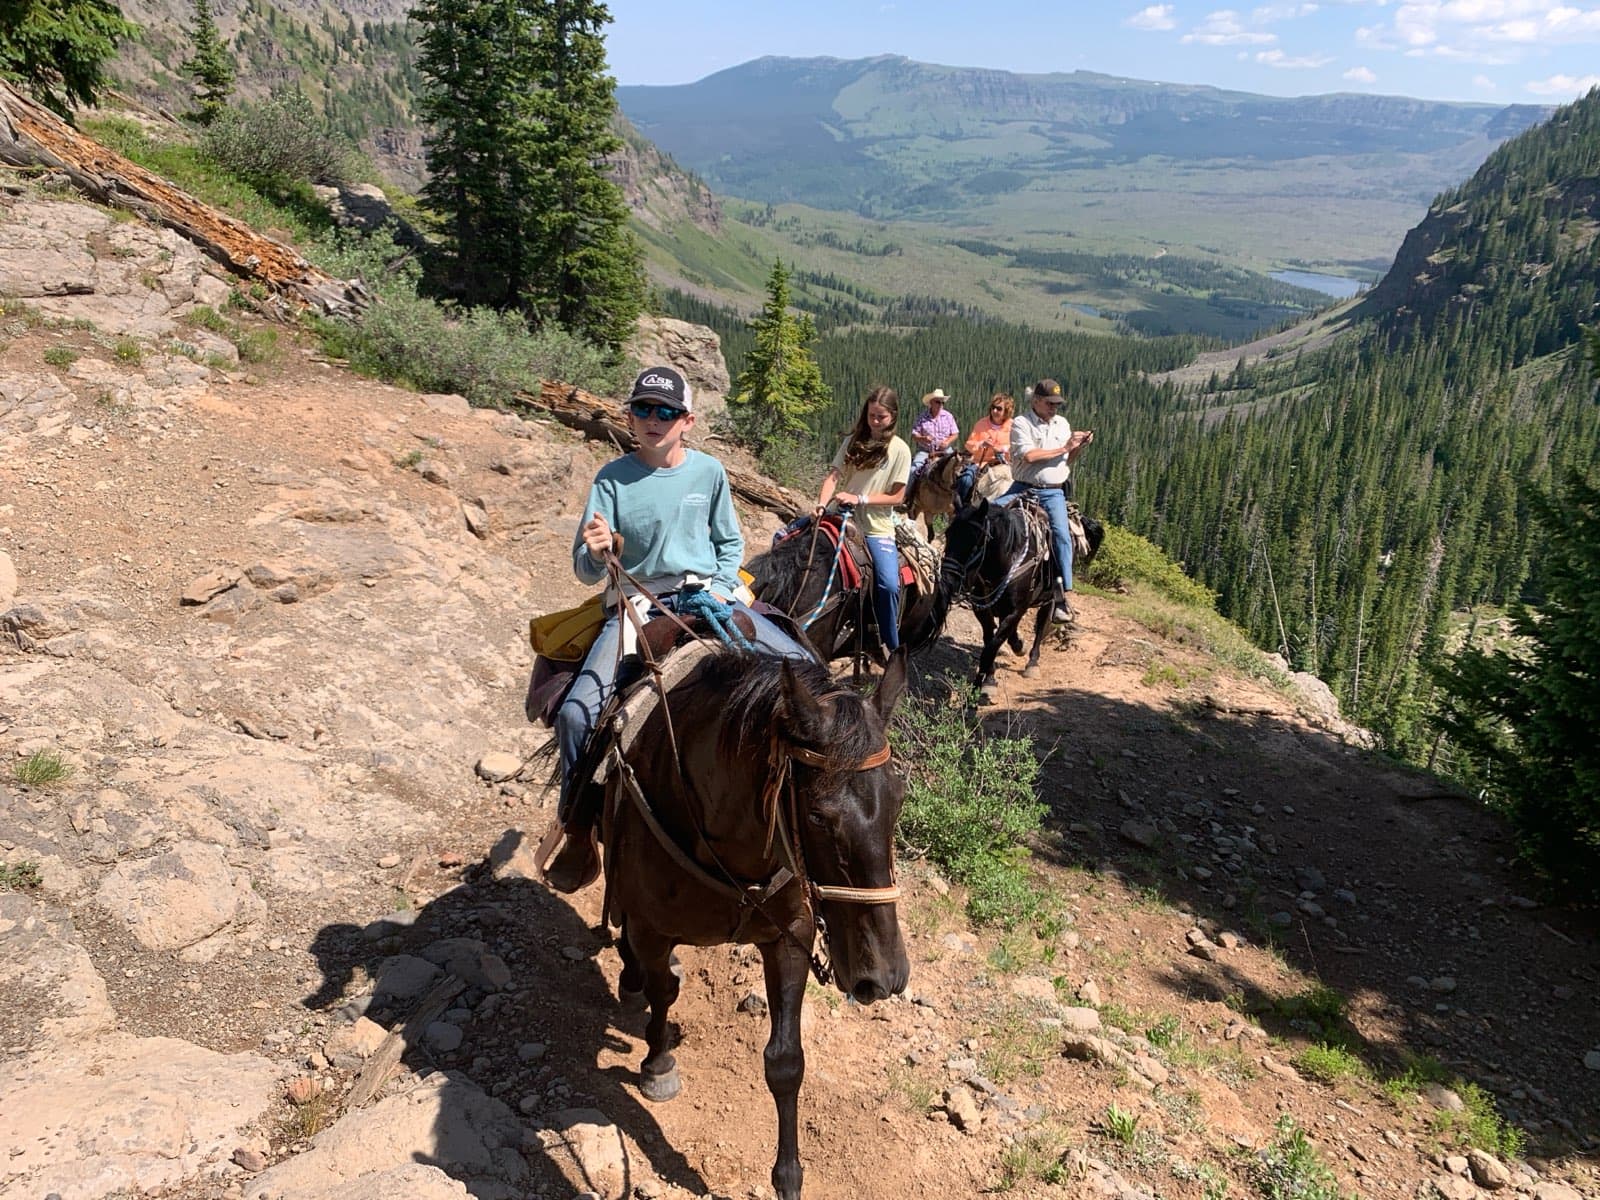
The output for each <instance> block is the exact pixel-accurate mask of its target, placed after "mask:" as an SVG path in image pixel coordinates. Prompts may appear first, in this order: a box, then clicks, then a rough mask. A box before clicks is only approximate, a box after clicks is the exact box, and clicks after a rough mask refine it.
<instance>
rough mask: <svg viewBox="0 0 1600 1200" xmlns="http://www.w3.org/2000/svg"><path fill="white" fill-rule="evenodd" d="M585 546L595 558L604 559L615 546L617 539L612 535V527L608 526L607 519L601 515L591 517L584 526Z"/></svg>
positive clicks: (596, 514)
mask: <svg viewBox="0 0 1600 1200" xmlns="http://www.w3.org/2000/svg"><path fill="white" fill-rule="evenodd" d="M583 544H584V545H585V546H586V547H587V548H588V550H589V554H590V556H591V557H593V558H604V557H605V555H606V552H607V551H608V550H611V549H612V548H613V547H614V546H615V544H616V539H615V537H614V536H613V535H612V533H611V526H609V525H607V524H606V519H605V518H604V517H602V516H601V515H600V514H599V513H595V514H594V515H593V516H591V517H590V518H589V521H588V523H587V524H586V525H584V527H583Z"/></svg>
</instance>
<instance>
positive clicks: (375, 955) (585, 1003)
mask: <svg viewBox="0 0 1600 1200" xmlns="http://www.w3.org/2000/svg"><path fill="white" fill-rule="evenodd" d="M522 836H523V835H521V834H519V833H516V832H510V833H508V834H507V835H506V836H505V837H504V838H503V839H502V840H501V842H500V844H498V845H497V846H496V847H495V848H494V849H493V851H491V853H490V855H489V856H487V857H486V858H485V860H484V861H482V862H480V863H477V864H474V865H472V866H470V867H469V868H468V869H467V870H466V871H465V872H464V873H463V882H461V883H460V884H459V885H458V886H456V887H454V888H452V889H451V890H450V891H448V892H446V893H445V894H443V895H441V896H439V897H438V898H437V899H435V900H433V901H431V902H430V903H428V904H426V905H424V906H423V907H421V908H419V909H416V910H414V911H410V912H399V913H394V914H391V915H390V916H389V917H387V918H384V919H382V920H379V921H377V922H374V923H373V924H372V925H368V926H358V925H350V924H337V925H329V926H325V927H324V928H323V929H322V930H320V931H319V933H318V934H317V936H316V939H315V942H314V945H313V947H312V950H313V953H314V954H315V955H316V957H317V960H318V962H319V964H320V965H321V968H322V979H323V982H322V986H321V987H320V988H319V989H318V990H317V992H316V993H315V994H313V995H311V996H308V997H306V999H305V1001H304V1003H305V1005H306V1006H307V1007H308V1008H316V1009H324V1008H332V1007H337V1006H343V1010H344V1015H346V1016H348V1017H349V1018H350V1019H351V1020H354V1018H355V1017H356V1016H357V1015H359V1013H358V1010H360V1009H362V1007H363V1004H362V1001H361V1000H360V999H357V1000H355V1001H354V1002H352V1001H351V1000H350V999H349V995H350V994H352V993H353V994H355V995H356V996H360V994H361V993H362V992H363V991H364V990H365V989H364V987H363V985H362V982H361V981H362V978H363V977H365V978H367V979H372V980H376V981H377V992H376V993H375V994H373V995H372V997H371V999H370V1003H369V1006H368V1007H366V1008H365V1015H366V1016H368V1017H369V1018H372V1019H375V1020H376V1021H377V1022H378V1023H379V1024H380V1025H382V1026H384V1027H386V1028H398V1027H400V1025H401V1023H402V1022H403V1021H405V1020H406V1018H407V1017H408V1016H410V1015H411V1014H412V1013H413V1012H415V1011H416V1010H417V1008H418V1006H419V1005H420V1004H421V1003H422V1001H423V1000H424V999H425V998H426V995H427V993H428V990H429V989H430V988H431V987H434V986H435V985H436V984H437V983H438V981H439V979H440V978H441V975H442V972H441V971H438V970H436V971H434V972H431V973H430V972H428V971H427V970H426V968H425V967H421V966H418V965H417V962H416V960H418V959H423V960H426V959H432V960H434V962H436V963H443V965H444V966H447V967H449V968H450V969H451V970H452V971H453V972H454V973H455V974H456V975H457V976H458V977H460V978H462V980H463V982H464V983H465V984H466V986H465V988H464V989H463V990H462V991H461V992H460V993H459V994H458V995H455V996H453V997H450V998H449V999H448V1001H447V1002H446V1004H445V1006H444V1008H443V1010H442V1011H441V1013H440V1015H439V1016H438V1017H437V1018H436V1020H438V1021H440V1022H442V1023H443V1025H444V1027H445V1028H442V1029H441V1027H440V1026H438V1025H435V1026H432V1027H431V1028H429V1027H424V1028H420V1029H414V1030H413V1029H409V1028H408V1031H407V1036H406V1046H405V1050H404V1054H403V1056H402V1058H401V1063H400V1069H399V1071H397V1072H396V1074H397V1076H398V1077H399V1080H400V1082H398V1083H396V1082H394V1081H391V1082H390V1084H389V1085H388V1086H387V1087H386V1088H383V1089H380V1090H379V1092H378V1096H379V1097H382V1096H385V1095H387V1094H391V1093H393V1092H394V1091H397V1090H400V1089H401V1088H403V1087H404V1088H410V1087H413V1086H414V1085H415V1090H414V1091H412V1092H411V1093H410V1097H411V1099H412V1100H413V1105H412V1106H413V1107H415V1106H416V1105H417V1104H418V1103H423V1102H421V1101H418V1100H417V1099H416V1098H417V1097H419V1096H423V1095H426V1097H427V1100H426V1102H425V1103H423V1107H425V1108H428V1109H429V1110H430V1112H431V1113H432V1118H431V1119H432V1123H433V1128H432V1129H431V1130H425V1131H418V1134H419V1135H418V1136H414V1137H413V1140H412V1141H411V1142H410V1144H409V1149H407V1146H406V1144H405V1142H404V1138H405V1135H406V1134H407V1133H408V1132H411V1131H410V1130H408V1129H407V1128H406V1125H405V1122H406V1120H407V1118H406V1117H405V1116H404V1115H400V1116H399V1117H398V1118H396V1119H397V1120H398V1121H399V1122H400V1126H399V1129H398V1130H395V1129H393V1128H392V1127H391V1136H392V1135H393V1134H394V1133H395V1132H398V1133H399V1137H398V1138H397V1139H396V1141H397V1143H398V1144H399V1145H400V1152H402V1153H403V1154H404V1158H405V1160H407V1161H413V1162H421V1163H431V1164H432V1165H435V1166H437V1167H439V1168H440V1169H441V1170H443V1171H445V1172H446V1173H447V1174H449V1175H451V1176H452V1177H454V1178H456V1179H458V1180H460V1181H461V1182H462V1183H463V1184H465V1185H466V1187H467V1189H468V1191H469V1192H470V1193H471V1194H472V1195H473V1196H475V1197H478V1200H501V1198H507V1200H509V1198H511V1197H517V1198H519V1200H520V1198H521V1197H524V1196H528V1195H534V1194H550V1195H559V1194H565V1193H568V1192H570V1191H571V1189H572V1187H573V1185H574V1183H577V1184H578V1185H579V1186H580V1187H581V1186H590V1187H592V1188H593V1189H594V1190H595V1191H597V1192H600V1193H601V1194H623V1195H627V1194H631V1193H632V1190H633V1188H634V1186H635V1184H637V1183H639V1182H641V1181H642V1180H644V1179H660V1180H661V1181H662V1182H664V1183H666V1184H671V1185H676V1186H678V1187H681V1188H684V1189H686V1190H687V1191H689V1192H690V1193H692V1194H694V1195H703V1194H705V1193H706V1192H707V1190H708V1188H707V1185H706V1183H705V1181H704V1180H703V1179H702V1178H701V1177H700V1175H699V1174H698V1172H696V1171H695V1170H694V1169H693V1168H692V1167H691V1166H690V1165H689V1163H688V1162H687V1161H686V1160H685V1159H684V1158H683V1156H682V1155H681V1154H679V1153H678V1152H677V1151H676V1150H674V1149H673V1147H672V1146H671V1145H670V1144H669V1143H668V1142H667V1140H666V1138H665V1137H664V1136H663V1134H662V1132H661V1128H660V1126H659V1124H658V1123H657V1121H656V1119H655V1117H654V1115H653V1114H652V1112H651V1110H650V1108H649V1105H648V1104H647V1102H645V1101H644V1100H643V1099H642V1098H641V1097H640V1096H639V1093H638V1090H637V1087H636V1083H635V1080H636V1076H635V1073H634V1071H633V1070H624V1069H622V1068H620V1067H607V1068H604V1069H597V1068H596V1063H597V1060H598V1059H599V1057H600V1056H601V1055H602V1053H613V1054H614V1053H618V1052H620V1053H622V1054H624V1055H626V1056H627V1057H628V1058H629V1060H630V1061H634V1060H636V1059H637V1058H638V1057H639V1056H640V1052H641V1051H642V1040H641V1039H642V1035H643V1028H644V1016H645V1014H644V1011H643V1009H642V1008H641V1009H635V1008H632V1007H628V1006H623V1005H621V1004H619V1002H618V1000H617V998H616V995H615V992H614V990H613V988H612V985H611V984H610V983H609V982H608V980H607V979H606V977H605V975H604V974H603V973H602V971H601V969H600V966H599V961H598V958H597V956H598V955H599V954H601V952H602V951H603V950H604V949H605V947H606V946H608V945H609V939H603V938H602V937H601V936H600V934H599V933H598V932H597V931H596V930H594V929H591V928H589V927H588V926H586V925H585V924H584V923H583V921H582V920H581V918H580V917H579V915H578V914H577V913H576V912H575V911H574V910H573V909H572V908H571V907H570V906H569V905H568V904H567V903H565V902H564V901H563V900H561V899H560V898H559V897H556V896H554V895H552V894H551V893H550V892H549V891H548V890H546V889H545V887H544V886H543V885H541V884H538V883H533V882H530V881H528V880H527V879H526V878H520V877H515V876H514V875H513V876H509V877H506V878H499V879H497V878H496V874H497V871H496V868H497V867H500V868H502V870H501V871H500V873H501V874H504V871H503V867H504V865H505V864H506V863H507V862H508V861H510V860H513V859H515V860H517V861H518V862H523V861H526V857H525V856H526V855H528V854H529V853H530V852H531V849H532V848H531V847H530V846H523V845H521V844H520V842H521V840H522ZM484 953H487V954H489V955H492V956H494V957H495V958H497V959H499V960H502V961H503V962H504V964H505V966H506V967H507V968H508V969H509V975H510V980H509V983H506V984H505V985H504V986H503V987H501V988H496V987H494V986H493V983H494V978H493V977H494V976H495V974H496V968H495V965H494V963H493V962H492V961H489V960H485V959H484V958H483V957H482V955H483V954H484ZM485 967H487V971H485V969H484V968H485ZM485 975H487V976H488V978H485ZM502 978H503V977H502ZM390 979H393V980H395V981H396V982H397V983H398V984H399V985H400V990H401V991H402V992H404V993H406V994H405V995H403V996H394V997H392V998H390V997H389V996H388V995H386V991H385V981H387V980H390ZM455 1030H459V1031H460V1033H461V1035H462V1037H461V1039H460V1045H459V1047H453V1046H452V1043H453V1042H454V1041H455V1040H456V1038H455V1033H454V1032H453V1031H455ZM441 1072H442V1073H443V1074H440V1073H441ZM414 1077H424V1078H423V1082H422V1084H420V1085H417V1084H416V1079H415V1078H414ZM382 1103H383V1101H382V1100H374V1101H373V1103H372V1104H371V1105H368V1106H367V1107H366V1108H365V1109H364V1110H362V1115H365V1116H366V1119H368V1120H373V1118H372V1117H371V1116H370V1115H368V1114H374V1113H375V1112H376V1106H378V1105H380V1104H382ZM390 1103H391V1112H392V1113H399V1112H401V1109H400V1106H398V1105H395V1104H394V1102H392V1101H391V1102H390ZM502 1104H503V1105H504V1107H503V1108H502V1107H501V1105H502ZM583 1110H598V1113H601V1114H604V1117H605V1118H606V1119H608V1120H609V1122H611V1123H614V1126H615V1128H614V1129H606V1128H605V1127H604V1126H603V1125H602V1126H601V1127H600V1128H599V1129H594V1128H592V1127H591V1128H589V1129H584V1128H579V1127H580V1126H584V1125H585V1124H586V1121H585V1120H584V1117H585V1113H584V1111H583ZM588 1115H592V1112H591V1113H590V1114H588ZM357 1119H358V1118H357V1117H352V1116H351V1115H350V1114H346V1115H345V1117H344V1122H345V1123H346V1124H349V1123H350V1122H352V1121H355V1120H357ZM524 1126H533V1127H535V1128H541V1127H542V1128H547V1129H551V1130H555V1131H566V1132H567V1133H568V1134H569V1136H568V1137H567V1138H566V1139H565V1140H566V1141H567V1142H570V1143H573V1144H574V1145H578V1144H580V1143H581V1144H582V1147H581V1148H580V1152H579V1153H578V1155H577V1157H576V1158H574V1156H573V1155H572V1154H571V1153H570V1152H569V1150H568V1148H566V1147H565V1146H564V1145H563V1144H562V1139H559V1138H551V1137H546V1138H543V1139H541V1138H537V1137H533V1136H531V1135H529V1134H528V1133H526V1132H525V1131H524ZM334 1132H338V1130H337V1129H335V1131H334ZM354 1132H355V1133H358V1134H360V1135H361V1140H363V1141H365V1142H368V1143H371V1142H373V1141H374V1137H373V1135H372V1133H371V1131H370V1130H359V1129H358V1130H355V1131H354ZM619 1132H620V1134H621V1135H623V1136H622V1137H620V1138H619V1137H618V1133H619ZM376 1140H377V1141H378V1142H382V1140H383V1138H382V1136H381V1135H380V1136H379V1137H378V1138H377V1139H376ZM311 1153H315V1151H313V1152H311ZM380 1153H381V1151H380ZM641 1154H642V1156H643V1161H638V1157H639V1155H641ZM301 1157H305V1156H301ZM287 1161H288V1163H290V1164H293V1163H294V1162H296V1161H297V1160H296V1159H290V1160H287ZM363 1169H367V1170H370V1169H372V1166H371V1165H368V1166H366V1167H364V1168H363ZM586 1173H594V1174H608V1173H609V1174H610V1175H611V1176H612V1177H611V1178H610V1179H609V1180H606V1179H601V1178H591V1177H588V1174H586ZM617 1188H620V1189H621V1190H620V1192H617V1191H616V1189H617Z"/></svg>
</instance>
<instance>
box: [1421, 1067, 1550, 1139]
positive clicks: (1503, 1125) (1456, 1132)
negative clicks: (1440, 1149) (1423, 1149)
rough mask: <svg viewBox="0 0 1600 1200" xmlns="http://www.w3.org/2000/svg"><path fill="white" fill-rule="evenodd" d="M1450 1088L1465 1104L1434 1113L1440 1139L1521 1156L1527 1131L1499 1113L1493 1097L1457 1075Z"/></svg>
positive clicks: (1436, 1130)
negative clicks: (1462, 1107) (1455, 1109)
mask: <svg viewBox="0 0 1600 1200" xmlns="http://www.w3.org/2000/svg"><path fill="white" fill-rule="evenodd" d="M1450 1090H1451V1091H1453V1092H1455V1094H1456V1095H1458V1096H1460V1097H1461V1102H1462V1103H1463V1104H1464V1105H1466V1107H1465V1109H1463V1110H1462V1111H1461V1112H1449V1111H1448V1110H1446V1109H1440V1110H1439V1111H1438V1112H1436V1113H1434V1114H1433V1119H1432V1122H1431V1123H1432V1127H1433V1131H1434V1133H1436V1134H1438V1135H1439V1138H1440V1140H1441V1141H1443V1142H1444V1143H1445V1144H1447V1145H1450V1146H1455V1147H1458V1148H1464V1147H1468V1146H1473V1147H1476V1148H1477V1149H1479V1150H1482V1151H1484V1152H1485V1153H1488V1154H1495V1155H1498V1156H1499V1157H1501V1158H1521V1157H1522V1153H1523V1151H1524V1150H1526V1149H1527V1147H1528V1139H1527V1135H1526V1134H1524V1133H1523V1132H1522V1130H1520V1129H1518V1128H1517V1127H1516V1126H1515V1125H1513V1124H1511V1122H1509V1121H1507V1120H1506V1119H1505V1118H1504V1117H1502V1116H1501V1115H1500V1110H1499V1109H1498V1108H1497V1107H1495V1102H1494V1097H1493V1096H1491V1095H1490V1094H1489V1093H1488V1092H1487V1091H1485V1090H1484V1089H1483V1088H1481V1087H1479V1086H1478V1085H1477V1084H1475V1083H1469V1082H1466V1081H1464V1080H1460V1079H1457V1080H1455V1081H1454V1082H1453V1083H1452V1084H1451V1085H1450Z"/></svg>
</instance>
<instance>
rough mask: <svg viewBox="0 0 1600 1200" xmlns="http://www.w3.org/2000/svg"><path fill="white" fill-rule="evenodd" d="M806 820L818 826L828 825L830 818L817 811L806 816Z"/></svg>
mask: <svg viewBox="0 0 1600 1200" xmlns="http://www.w3.org/2000/svg"><path fill="white" fill-rule="evenodd" d="M806 820H808V821H810V822H811V823H812V824H813V825H818V826H822V825H826V824H827V823H828V818H827V817H825V816H823V815H822V814H821V813H819V812H817V811H816V810H815V809H813V810H812V811H811V812H808V813H807V814H806Z"/></svg>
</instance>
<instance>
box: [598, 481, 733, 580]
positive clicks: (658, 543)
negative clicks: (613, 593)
mask: <svg viewBox="0 0 1600 1200" xmlns="http://www.w3.org/2000/svg"><path fill="white" fill-rule="evenodd" d="M595 513H599V514H600V515H601V516H602V517H604V518H605V520H606V524H607V525H609V526H611V529H612V531H613V532H614V533H620V534H621V535H622V566H623V569H624V570H626V571H627V572H628V573H629V574H630V575H632V576H633V577H634V578H635V579H637V580H638V581H639V582H640V583H641V584H643V585H644V586H645V587H647V588H649V589H650V591H651V592H654V593H656V594H658V595H659V594H660V593H662V592H670V591H674V590H676V589H677V588H679V587H681V586H682V585H683V581H684V576H685V575H697V576H699V577H700V579H701V580H703V581H704V582H705V584H706V586H707V587H709V588H711V590H712V591H715V592H717V593H718V594H720V595H722V596H724V597H728V596H732V595H733V593H734V590H735V589H736V588H737V587H738V586H739V564H740V563H741V562H742V561H743V560H744V535H743V534H741V533H740V532H739V519H738V517H737V516H736V515H735V513H734V511H733V494H732V492H730V491H729V489H728V474H727V472H726V471H724V470H723V469H722V464H721V463H720V462H718V461H717V460H716V459H714V458H712V457H711V456H710V455H709V454H703V453H701V452H700V451H698V450H687V451H686V456H685V458H684V460H683V462H682V463H680V464H679V465H678V466H676V467H657V468H651V467H648V466H646V465H645V464H644V463H643V462H642V461H641V460H640V459H639V456H638V455H637V454H625V455H623V456H622V457H621V458H618V459H613V460H612V461H611V462H608V463H607V464H606V465H605V466H603V467H601V468H600V470H599V472H598V473H597V474H596V475H595V477H594V483H593V484H591V485H590V487H589V499H588V502H587V503H586V504H585V506H584V509H583V514H582V515H581V516H580V517H579V519H578V532H577V534H576V535H575V536H574V537H573V539H572V569H573V571H574V572H576V573H577V576H578V578H579V579H581V580H582V581H583V582H584V583H599V582H600V580H601V579H603V578H605V565H604V564H603V563H601V562H598V561H596V559H595V558H594V556H593V555H591V554H590V553H589V548H588V547H587V546H585V545H584V544H583V527H584V525H586V524H587V523H588V521H589V518H590V517H591V516H593V515H594V514H595ZM629 590H630V591H631V590H632V589H631V588H630V589H629Z"/></svg>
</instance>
